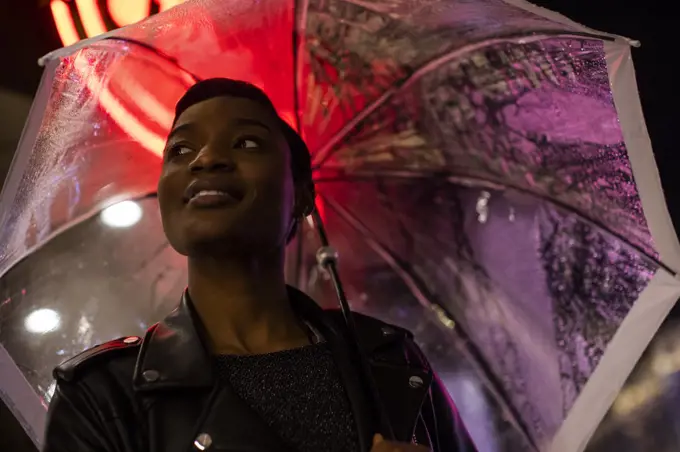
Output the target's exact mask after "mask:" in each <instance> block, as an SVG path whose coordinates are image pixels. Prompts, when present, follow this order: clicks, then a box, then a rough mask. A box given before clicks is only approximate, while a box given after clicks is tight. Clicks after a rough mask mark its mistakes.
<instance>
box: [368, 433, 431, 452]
mask: <svg viewBox="0 0 680 452" xmlns="http://www.w3.org/2000/svg"><path fill="white" fill-rule="evenodd" d="M371 452H430V449H429V448H427V447H423V446H418V445H415V444H409V443H395V442H393V441H387V440H385V438H383V437H382V435H375V436H374V437H373V447H372V448H371Z"/></svg>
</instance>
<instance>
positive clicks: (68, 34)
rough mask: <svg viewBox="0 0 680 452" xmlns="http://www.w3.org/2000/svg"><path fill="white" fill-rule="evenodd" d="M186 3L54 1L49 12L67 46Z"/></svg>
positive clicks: (167, 0) (171, 0)
mask: <svg viewBox="0 0 680 452" xmlns="http://www.w3.org/2000/svg"><path fill="white" fill-rule="evenodd" d="M185 1H186V0H146V1H145V0H106V1H100V0H52V1H51V2H50V9H51V10H52V17H53V18H54V23H55V25H56V27H57V32H58V33H59V38H60V39H61V42H62V43H63V44H64V45H65V46H69V45H71V44H74V43H76V42H78V41H80V40H81V39H85V38H92V37H94V36H97V35H100V34H102V33H106V32H107V31H110V30H115V29H116V28H120V27H124V26H125V25H130V24H134V23H135V22H139V21H140V20H142V19H144V18H146V17H149V16H151V15H153V14H155V13H158V12H161V11H165V10H166V9H170V8H172V7H173V6H176V5H179V4H180V3H184V2H185Z"/></svg>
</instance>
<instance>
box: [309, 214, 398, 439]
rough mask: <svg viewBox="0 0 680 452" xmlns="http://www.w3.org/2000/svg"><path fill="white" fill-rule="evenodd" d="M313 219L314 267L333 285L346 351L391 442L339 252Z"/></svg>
mask: <svg viewBox="0 0 680 452" xmlns="http://www.w3.org/2000/svg"><path fill="white" fill-rule="evenodd" d="M312 219H313V220H314V226H315V228H316V230H317V232H318V234H319V240H320V242H321V247H320V248H319V250H318V251H317V253H316V260H317V263H318V264H319V266H320V267H321V268H323V269H324V270H326V271H327V272H328V274H329V275H330V277H331V281H332V282H333V287H334V288H335V295H336V296H337V297H338V302H339V304H340V310H341V311H342V315H343V317H344V318H345V325H346V326H347V334H348V336H349V344H348V345H349V348H350V352H351V354H352V355H354V357H355V358H356V362H358V363H359V367H360V371H361V374H362V377H363V381H364V383H365V385H366V388H367V389H368V391H369V395H370V396H371V402H372V403H373V408H374V410H375V412H376V413H375V414H376V415H377V416H378V419H380V425H381V433H382V434H383V436H384V437H386V439H388V440H394V439H395V438H394V431H393V429H392V424H391V423H390V420H389V417H388V416H387V410H386V409H385V405H383V403H382V401H381V399H380V395H379V393H378V387H377V385H376V383H375V379H374V378H373V374H372V373H371V367H370V365H369V362H368V358H367V357H366V354H365V353H364V351H363V349H362V348H361V343H360V342H359V335H358V334H357V328H356V324H355V323H354V317H353V315H352V310H351V309H350V307H349V302H348V301H347V296H346V295H345V291H344V289H343V288H342V282H341V281H340V275H339V273H338V268H337V263H338V252H337V250H335V248H333V247H331V246H330V245H329V243H328V236H327V235H326V230H325V228H324V226H323V222H322V221H321V215H319V213H318V212H317V210H316V209H314V211H313V212H312Z"/></svg>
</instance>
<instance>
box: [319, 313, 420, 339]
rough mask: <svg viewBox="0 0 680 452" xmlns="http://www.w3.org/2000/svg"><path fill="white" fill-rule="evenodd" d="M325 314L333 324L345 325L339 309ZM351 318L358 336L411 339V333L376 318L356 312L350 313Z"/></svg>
mask: <svg viewBox="0 0 680 452" xmlns="http://www.w3.org/2000/svg"><path fill="white" fill-rule="evenodd" d="M325 312H326V313H327V315H328V316H329V317H330V318H331V319H332V320H333V323H339V324H342V325H344V324H345V317H344V314H343V313H342V311H341V310H340V309H328V310H326V311H325ZM352 317H353V319H354V323H355V324H356V327H357V330H358V331H357V332H358V333H359V334H360V335H366V336H376V337H401V338H403V339H413V333H411V332H410V331H409V330H407V329H406V328H402V327H400V326H397V325H393V324H391V323H387V322H384V321H382V320H380V319H378V318H376V317H372V316H370V315H366V314H361V313H359V312H356V311H352Z"/></svg>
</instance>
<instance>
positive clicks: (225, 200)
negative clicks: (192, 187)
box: [187, 190, 240, 207]
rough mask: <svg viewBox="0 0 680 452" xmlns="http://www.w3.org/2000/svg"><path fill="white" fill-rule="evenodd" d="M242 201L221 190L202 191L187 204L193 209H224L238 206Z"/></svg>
mask: <svg viewBox="0 0 680 452" xmlns="http://www.w3.org/2000/svg"><path fill="white" fill-rule="evenodd" d="M239 201H240V200H239V199H237V198H235V197H234V196H232V195H230V194H229V193H227V192H224V191H220V190H201V191H199V192H197V193H196V194H195V195H194V196H192V197H191V199H190V200H189V202H188V203H187V204H188V205H189V206H191V207H223V206H232V205H235V204H238V202H239Z"/></svg>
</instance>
